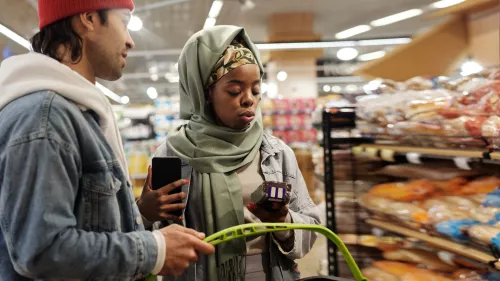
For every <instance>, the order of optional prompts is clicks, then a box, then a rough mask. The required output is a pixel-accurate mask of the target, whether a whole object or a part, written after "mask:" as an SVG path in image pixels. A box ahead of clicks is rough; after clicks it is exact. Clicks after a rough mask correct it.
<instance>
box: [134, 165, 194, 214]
mask: <svg viewBox="0 0 500 281" xmlns="http://www.w3.org/2000/svg"><path fill="white" fill-rule="evenodd" d="M151 176H152V172H151V166H149V168H148V177H147V179H146V182H145V183H144V188H143V189H142V194H141V198H140V199H139V200H138V201H137V206H138V207H139V211H140V212H141V214H142V215H143V216H144V217H145V218H146V219H147V220H148V221H150V222H157V221H161V220H174V219H177V218H176V217H174V216H172V215H170V213H171V212H173V211H177V210H182V209H184V208H186V205H185V204H183V203H176V204H171V203H172V202H177V201H181V200H182V199H184V198H186V193H184V192H179V193H175V194H171V195H169V194H168V193H169V192H171V191H172V190H174V189H176V188H178V187H181V186H182V185H184V184H188V183H189V181H188V180H178V181H176V182H173V183H171V184H169V185H167V186H164V187H162V188H160V189H158V190H152V188H151Z"/></svg>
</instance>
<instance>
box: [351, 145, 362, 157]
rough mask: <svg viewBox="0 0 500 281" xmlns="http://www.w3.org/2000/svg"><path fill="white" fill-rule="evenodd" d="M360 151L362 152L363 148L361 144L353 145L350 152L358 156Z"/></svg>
mask: <svg viewBox="0 0 500 281" xmlns="http://www.w3.org/2000/svg"><path fill="white" fill-rule="evenodd" d="M361 153H363V148H362V147H361V146H355V147H353V148H352V154H354V156H359V155H360V154H361Z"/></svg>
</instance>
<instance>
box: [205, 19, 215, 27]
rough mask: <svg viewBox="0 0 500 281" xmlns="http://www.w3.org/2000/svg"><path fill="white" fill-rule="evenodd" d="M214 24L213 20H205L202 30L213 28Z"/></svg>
mask: <svg viewBox="0 0 500 281" xmlns="http://www.w3.org/2000/svg"><path fill="white" fill-rule="evenodd" d="M215 22H216V19H215V18H207V20H205V25H204V26H203V29H205V28H210V27H213V26H215Z"/></svg>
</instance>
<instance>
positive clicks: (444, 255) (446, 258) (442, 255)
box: [438, 251, 455, 265]
mask: <svg viewBox="0 0 500 281" xmlns="http://www.w3.org/2000/svg"><path fill="white" fill-rule="evenodd" d="M438 257H439V259H440V260H442V261H443V262H445V263H447V264H449V265H455V263H454V262H453V260H454V259H455V255H454V254H452V253H448V252H443V251H440V252H438Z"/></svg>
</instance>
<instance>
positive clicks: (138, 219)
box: [135, 216, 142, 224]
mask: <svg viewBox="0 0 500 281" xmlns="http://www.w3.org/2000/svg"><path fill="white" fill-rule="evenodd" d="M135 222H136V223H137V224H142V218H141V216H137V217H136V218H135Z"/></svg>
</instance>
